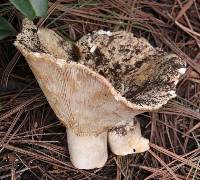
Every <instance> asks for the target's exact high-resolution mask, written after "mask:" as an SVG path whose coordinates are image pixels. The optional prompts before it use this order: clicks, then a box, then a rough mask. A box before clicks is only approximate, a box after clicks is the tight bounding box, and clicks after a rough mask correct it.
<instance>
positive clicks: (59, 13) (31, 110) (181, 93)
mask: <svg viewBox="0 0 200 180" xmlns="http://www.w3.org/2000/svg"><path fill="white" fill-rule="evenodd" d="M0 15H4V17H7V19H8V20H9V21H10V22H11V23H12V24H13V26H14V27H15V28H16V29H17V31H18V32H20V30H21V22H22V19H23V17H22V15H21V14H20V13H19V12H18V11H17V10H16V9H15V8H14V7H13V6H12V5H11V4H10V3H9V2H8V1H6V0H3V1H1V3H0ZM34 22H35V23H36V24H37V26H38V27H39V26H43V27H48V28H50V29H53V30H55V31H56V32H57V33H59V34H60V35H61V36H62V37H64V38H65V39H66V40H67V39H70V40H72V41H76V40H78V39H79V38H80V37H82V36H83V35H85V34H87V33H89V32H92V31H94V30H99V29H104V30H110V31H117V30H126V31H128V32H132V33H133V34H134V35H135V36H136V37H144V38H146V39H148V41H149V42H150V43H151V44H152V45H153V46H154V47H160V48H162V49H164V50H165V51H167V52H174V53H176V54H177V55H178V56H180V57H181V58H182V59H183V60H184V61H185V62H186V63H187V71H186V73H185V74H184V75H183V76H182V77H181V79H180V81H179V83H178V85H177V92H176V93H177V97H176V98H174V99H172V100H171V101H169V102H168V103H167V104H166V105H165V106H164V107H163V108H162V109H160V110H159V111H156V112H152V113H144V114H143V115H141V116H140V118H141V124H142V130H143V135H144V136H145V137H146V138H148V139H150V147H151V148H150V150H149V151H148V152H145V153H143V154H136V155H129V156H125V157H117V156H115V155H113V154H112V153H111V152H110V153H109V160H108V162H107V163H106V165H105V166H104V167H103V168H101V169H95V170H90V171H85V170H77V169H75V168H74V167H73V166H72V164H71V163H70V160H69V154H68V149H67V140H66V134H65V128H64V127H63V125H62V124H60V122H59V120H58V119H57V117H56V116H55V115H54V113H53V111H52V110H51V108H50V106H49V105H48V103H47V101H46V99H45V97H44V95H43V93H42V91H41V90H40V88H39V86H38V84H37V81H36V80H35V78H34V76H33V74H32V72H31V70H30V69H29V67H28V65H27V63H26V61H25V60H24V58H23V57H22V56H21V54H20V53H19V52H18V51H17V50H16V48H15V47H14V46H13V42H14V40H15V37H9V38H7V39H4V40H1V41H0V148H1V149H0V179H13V180H14V179H31V180H32V179H33V180H34V179H61V180H62V179H106V180H107V179H116V180H120V179H130V180H132V179H135V180H143V179H146V180H147V179H167V180H170V179H171V180H173V179H182V180H185V179H188V180H189V179H191V180H196V179H200V171H199V170H200V165H199V164H200V130H199V127H200V121H199V120H200V113H199V109H200V76H199V74H200V51H199V49H200V2H199V1H198V0H187V1H183V0H168V1H165V0H140V1H135V0H126V1H122V0H87V1H86V0H85V1H84V0H80V1H76V0H68V1H61V0H60V1H55V0H49V10H48V16H47V17H45V18H38V19H36V20H35V21H34Z"/></svg>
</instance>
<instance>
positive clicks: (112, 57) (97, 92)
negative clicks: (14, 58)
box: [15, 19, 184, 169]
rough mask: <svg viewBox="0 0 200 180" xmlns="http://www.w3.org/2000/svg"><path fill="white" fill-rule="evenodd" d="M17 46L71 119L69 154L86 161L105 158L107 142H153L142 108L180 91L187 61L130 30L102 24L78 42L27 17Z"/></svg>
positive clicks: (130, 147)
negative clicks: (146, 133)
mask: <svg viewBox="0 0 200 180" xmlns="http://www.w3.org/2000/svg"><path fill="white" fill-rule="evenodd" d="M15 46H16V47H17V48H18V49H19V50H20V52H21V53H22V54H23V55H24V57H25V58H26V60H27V62H28V64H29V66H30V68H31V70H32V71H33V73H34V75H35V77H36V79H37V81H38V83H39V85H40V87H41V89H42V91H43V92H44V95H45V96H46V98H47V100H48V102H49V104H50V106H51V107H52V109H53V110H54V112H55V114H56V115H57V117H58V118H59V119H60V121H61V122H62V123H63V124H64V125H65V126H66V131H67V139H68V149H69V154H70V159H71V162H72V164H73V165H74V166H75V167H77V168H79V169H93V168H100V167H102V166H104V164H105V163H106V161H107V157H108V150H107V148H108V147H107V144H109V146H110V149H111V151H112V152H113V153H115V154H117V155H126V154H130V153H134V152H135V153H139V152H144V151H146V150H148V149H149V141H148V140H147V139H145V138H144V137H142V135H141V130H140V125H139V122H138V120H137V119H136V117H135V116H136V115H138V114H141V113H143V112H146V111H153V110H156V109H159V108H160V107H161V106H162V105H164V104H166V103H167V101H168V100H169V99H171V98H173V97H175V87H176V83H177V82H178V78H179V76H180V72H179V69H181V68H184V63H183V62H182V60H181V59H180V58H179V57H178V56H177V55H175V54H168V53H165V52H163V51H162V50H161V49H158V48H154V47H152V46H151V45H150V44H149V43H148V42H147V40H145V39H144V38H136V37H134V36H133V35H132V33H127V32H124V31H118V32H113V33H111V32H105V31H103V30H100V31H98V32H93V33H92V34H88V35H85V36H83V37H82V38H81V39H80V40H79V41H77V42H76V43H75V44H73V43H71V42H68V41H64V40H63V39H62V38H61V37H60V36H59V35H58V34H56V33H55V32H54V31H52V30H50V29H45V28H39V29H37V28H36V27H35V25H34V24H33V23H32V22H31V21H29V20H27V19H24V21H23V29H22V32H21V33H20V34H19V35H18V36H17V39H16V41H15Z"/></svg>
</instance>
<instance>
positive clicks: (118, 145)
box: [108, 120, 149, 156]
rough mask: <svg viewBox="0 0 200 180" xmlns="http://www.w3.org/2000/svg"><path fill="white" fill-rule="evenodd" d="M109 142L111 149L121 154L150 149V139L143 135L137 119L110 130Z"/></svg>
mask: <svg viewBox="0 0 200 180" xmlns="http://www.w3.org/2000/svg"><path fill="white" fill-rule="evenodd" d="M108 143H109V146H110V149H111V151H112V152H113V153H114V154H116V155H120V156H124V155H127V154H133V153H141V152H144V151H147V150H148V149H149V140H148V139H146V138H144V137H142V135H141V130H140V124H139V122H138V121H136V120H133V121H132V122H130V123H127V124H125V125H122V126H117V127H114V128H113V129H112V130H110V132H109V133H108Z"/></svg>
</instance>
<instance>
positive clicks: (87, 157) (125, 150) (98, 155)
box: [67, 120, 149, 169]
mask: <svg viewBox="0 0 200 180" xmlns="http://www.w3.org/2000/svg"><path fill="white" fill-rule="evenodd" d="M67 139H68V149H69V153H70V159H71V162H72V164H73V165H74V166H75V167H77V168H79V169H94V168H100V167H103V166H104V164H105V163H106V161H107V158H108V148H107V144H109V146H110V149H111V151H112V152H113V153H114V154H116V155H121V156H123V155H127V154H132V153H139V152H144V151H146V150H148V149H149V140H147V139H145V138H144V137H142V135H141V130H140V124H139V122H137V121H136V120H133V121H131V122H130V123H127V124H126V125H122V126H117V127H115V128H113V129H112V130H111V131H109V132H103V133H102V134H99V135H97V136H95V135H87V136H78V135H76V134H75V133H74V132H72V130H70V129H67ZM107 142H108V143H107Z"/></svg>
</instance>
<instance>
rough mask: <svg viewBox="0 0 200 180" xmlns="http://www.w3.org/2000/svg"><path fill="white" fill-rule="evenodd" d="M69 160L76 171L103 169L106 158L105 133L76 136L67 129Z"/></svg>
mask: <svg viewBox="0 0 200 180" xmlns="http://www.w3.org/2000/svg"><path fill="white" fill-rule="evenodd" d="M67 140H68V149H69V154H70V159H71V162H72V164H73V165H74V166H75V167H76V168H78V169H94V168H100V167H103V166H104V164H105V163H106V161H107V158H108V150H107V132H104V133H102V134H100V135H97V136H95V135H93V136H91V135H90V136H77V135H76V134H75V133H74V132H72V130H70V129H67Z"/></svg>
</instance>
